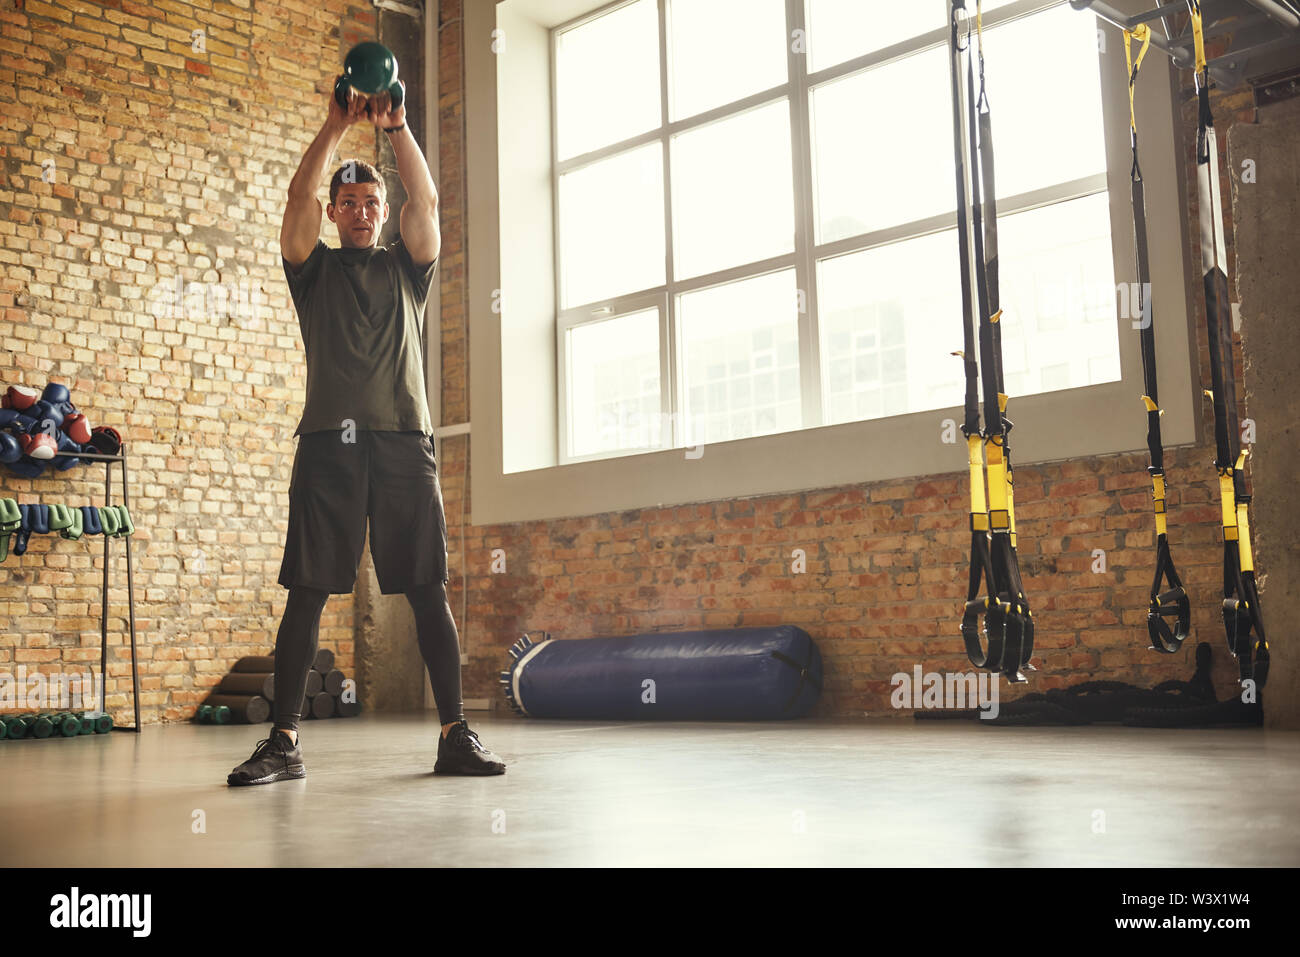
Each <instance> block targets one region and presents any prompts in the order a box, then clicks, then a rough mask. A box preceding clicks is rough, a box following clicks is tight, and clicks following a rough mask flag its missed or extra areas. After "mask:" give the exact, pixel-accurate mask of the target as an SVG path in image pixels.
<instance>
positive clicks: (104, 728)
mask: <svg viewBox="0 0 1300 957" xmlns="http://www.w3.org/2000/svg"><path fill="white" fill-rule="evenodd" d="M112 730H113V716H112V715H111V714H97V715H95V733H96V734H108V732H110V731H112Z"/></svg>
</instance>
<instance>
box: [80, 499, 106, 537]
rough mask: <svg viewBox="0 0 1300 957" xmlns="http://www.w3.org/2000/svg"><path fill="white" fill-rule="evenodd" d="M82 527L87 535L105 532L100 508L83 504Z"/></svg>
mask: <svg viewBox="0 0 1300 957" xmlns="http://www.w3.org/2000/svg"><path fill="white" fill-rule="evenodd" d="M81 528H82V531H83V532H85V534H87V535H102V534H104V526H102V525H101V524H100V523H99V509H97V508H96V507H95V506H93V505H83V506H81Z"/></svg>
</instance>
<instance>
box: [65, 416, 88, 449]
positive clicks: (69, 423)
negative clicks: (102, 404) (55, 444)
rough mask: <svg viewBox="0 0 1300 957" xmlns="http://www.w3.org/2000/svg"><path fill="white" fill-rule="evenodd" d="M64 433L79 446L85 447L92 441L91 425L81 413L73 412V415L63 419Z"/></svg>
mask: <svg viewBox="0 0 1300 957" xmlns="http://www.w3.org/2000/svg"><path fill="white" fill-rule="evenodd" d="M63 431H64V432H65V433H66V434H67V436H68V438H70V439H72V441H74V442H76V443H77V444H78V445H85V444H86V443H87V442H89V441H90V435H91V433H90V423H88V422H87V421H86V417H85V416H84V415H82V414H81V413H80V412H73V413H72V414H71V415H68V416H64V418H63Z"/></svg>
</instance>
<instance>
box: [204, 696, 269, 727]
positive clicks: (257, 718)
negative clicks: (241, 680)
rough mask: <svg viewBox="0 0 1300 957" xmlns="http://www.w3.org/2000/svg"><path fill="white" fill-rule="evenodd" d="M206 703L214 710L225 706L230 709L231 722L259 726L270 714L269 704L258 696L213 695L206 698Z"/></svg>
mask: <svg viewBox="0 0 1300 957" xmlns="http://www.w3.org/2000/svg"><path fill="white" fill-rule="evenodd" d="M207 703H208V704H210V705H212V707H213V709H214V710H216V709H220V708H221V706H222V705H225V706H226V707H227V708H229V709H230V718H231V720H232V721H237V722H238V721H242V722H244V723H246V724H261V723H262V722H263V721H265V720H266V718H267V715H269V714H270V713H271V705H270V703H268V702H267V700H266V699H265V698H263V697H262V696H261V695H260V694H214V695H211V696H209V697H208V700H207Z"/></svg>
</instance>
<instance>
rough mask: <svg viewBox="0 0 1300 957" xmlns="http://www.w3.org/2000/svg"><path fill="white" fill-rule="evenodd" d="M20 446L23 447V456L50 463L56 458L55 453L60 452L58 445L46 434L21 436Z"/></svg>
mask: <svg viewBox="0 0 1300 957" xmlns="http://www.w3.org/2000/svg"><path fill="white" fill-rule="evenodd" d="M18 444H19V445H20V446H22V449H23V455H26V456H30V457H31V458H34V459H36V460H38V461H48V460H49V459H52V458H54V453H55V452H57V451H58V450H59V445H58V443H57V442H55V441H54V439H53V438H52V437H50V436H48V435H46V434H45V433H44V432H37V433H36V434H35V435H20V436H19V437H18Z"/></svg>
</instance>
